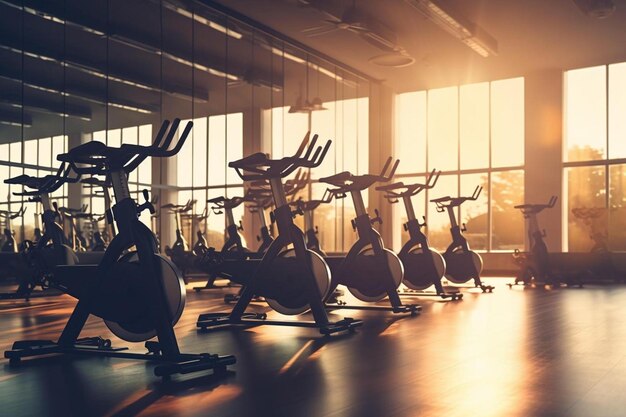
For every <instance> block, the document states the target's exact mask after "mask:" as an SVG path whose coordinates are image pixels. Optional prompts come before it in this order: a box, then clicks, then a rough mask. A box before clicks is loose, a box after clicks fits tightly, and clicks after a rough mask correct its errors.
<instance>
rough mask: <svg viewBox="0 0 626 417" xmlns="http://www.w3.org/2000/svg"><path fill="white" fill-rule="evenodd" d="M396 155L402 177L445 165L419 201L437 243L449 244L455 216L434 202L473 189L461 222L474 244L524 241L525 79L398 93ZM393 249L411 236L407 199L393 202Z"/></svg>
mask: <svg viewBox="0 0 626 417" xmlns="http://www.w3.org/2000/svg"><path fill="white" fill-rule="evenodd" d="M395 132H396V137H395V143H394V145H395V154H396V155H397V156H398V157H399V158H400V159H401V162H400V166H399V168H398V174H397V177H399V180H401V181H404V182H405V183H414V182H423V181H424V180H425V176H426V174H427V173H428V172H429V171H431V170H433V169H437V170H441V171H442V174H441V177H440V178H439V182H438V183H437V185H436V186H435V188H433V189H432V190H429V191H427V192H423V193H422V194H421V195H420V196H419V197H418V198H416V199H415V201H414V207H415V210H416V214H417V216H418V217H421V216H425V217H426V220H427V223H428V236H429V238H430V242H431V245H432V246H434V247H435V248H437V249H440V250H442V249H445V248H446V247H447V245H448V244H449V243H450V234H449V228H450V224H449V219H448V216H447V215H446V213H438V212H437V211H436V208H435V206H434V205H433V204H432V203H429V201H430V200H431V199H433V198H437V197H441V196H446V195H449V196H458V195H471V194H472V192H473V191H474V189H475V188H476V187H477V186H482V187H483V191H482V193H481V195H480V197H479V198H478V200H476V201H470V202H466V203H465V204H463V205H462V206H461V208H460V210H459V211H458V212H457V219H458V220H459V223H465V224H466V226H467V233H466V236H467V237H468V239H469V241H470V245H471V246H472V247H473V248H474V249H479V250H512V249H515V248H519V247H523V245H524V220H523V218H522V216H521V215H519V213H518V212H517V210H515V209H513V205H515V204H519V203H521V202H523V200H524V79H523V78H514V79H507V80H500V81H494V82H491V83H487V82H485V83H478V84H469V85H463V86H460V87H447V88H440V89H434V90H428V91H417V92H410V93H404V94H399V95H397V96H396V130H395ZM393 215H394V227H393V230H394V248H396V249H399V248H400V246H401V245H402V243H403V242H404V241H406V239H408V236H407V234H406V233H405V232H403V231H402V227H401V223H404V222H406V213H405V210H404V206H403V205H402V202H400V203H399V204H396V205H395V207H394V213H393Z"/></svg>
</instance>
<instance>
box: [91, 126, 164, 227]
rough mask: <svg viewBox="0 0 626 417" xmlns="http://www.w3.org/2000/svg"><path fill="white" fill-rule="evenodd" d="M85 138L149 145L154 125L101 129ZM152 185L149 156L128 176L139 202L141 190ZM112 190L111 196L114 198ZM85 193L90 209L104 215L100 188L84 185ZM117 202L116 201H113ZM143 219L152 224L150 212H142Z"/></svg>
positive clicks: (130, 188) (115, 145)
mask: <svg viewBox="0 0 626 417" xmlns="http://www.w3.org/2000/svg"><path fill="white" fill-rule="evenodd" d="M83 139H85V140H97V141H99V142H102V143H104V144H106V145H108V146H114V147H119V146H120V145H122V144H129V145H142V146H148V145H151V144H152V139H153V138H152V125H142V126H132V127H126V128H123V129H110V130H99V131H97V132H93V133H92V134H91V135H86V137H85V138H83ZM151 186H152V162H151V158H147V159H146V160H145V161H144V162H142V163H141V164H140V165H139V166H138V167H137V169H135V170H134V171H133V172H131V173H130V176H129V177H128V188H129V190H130V192H131V195H132V197H133V198H134V199H135V201H137V202H138V203H140V204H141V203H142V202H143V196H142V195H141V191H142V190H144V189H147V190H150V188H151ZM112 193H113V192H112V191H111V197H112V198H114V196H113V195H112ZM83 195H84V196H89V200H88V201H87V202H86V203H87V204H89V206H90V209H89V211H90V212H91V213H92V214H94V215H102V214H103V213H104V210H105V207H104V198H103V197H102V193H101V190H100V189H99V188H96V189H93V188H92V187H88V186H86V185H83ZM113 203H115V202H113ZM141 220H142V221H143V222H144V223H145V224H147V225H148V226H151V221H150V213H149V212H148V211H144V212H142V213H141Z"/></svg>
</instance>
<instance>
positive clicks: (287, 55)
mask: <svg viewBox="0 0 626 417" xmlns="http://www.w3.org/2000/svg"><path fill="white" fill-rule="evenodd" d="M262 45H264V44H262ZM268 48H269V49H270V51H272V53H273V54H274V55H277V56H279V57H281V58H287V59H288V60H290V61H293V62H296V63H298V64H304V63H305V62H306V61H305V60H304V59H302V58H300V57H298V56H295V55H292V54H290V53H289V52H285V51H284V50H282V49H279V48H276V47H274V46H271V47H268Z"/></svg>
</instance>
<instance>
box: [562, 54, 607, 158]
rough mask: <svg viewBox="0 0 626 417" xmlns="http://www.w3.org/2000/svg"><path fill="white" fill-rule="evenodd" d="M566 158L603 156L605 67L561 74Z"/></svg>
mask: <svg viewBox="0 0 626 417" xmlns="http://www.w3.org/2000/svg"><path fill="white" fill-rule="evenodd" d="M564 136H565V143H566V150H567V151H566V154H565V158H566V160H567V161H588V160H597V159H604V158H606V67H605V66H604V65H603V66H599V67H592V68H583V69H578V70H572V71H567V72H566V73H565V132H564Z"/></svg>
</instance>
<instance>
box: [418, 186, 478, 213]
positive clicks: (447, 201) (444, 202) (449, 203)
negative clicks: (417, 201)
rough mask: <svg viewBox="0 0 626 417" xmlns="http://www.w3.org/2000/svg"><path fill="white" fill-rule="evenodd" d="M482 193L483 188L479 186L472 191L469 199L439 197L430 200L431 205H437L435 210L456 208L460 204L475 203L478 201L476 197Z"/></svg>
mask: <svg viewBox="0 0 626 417" xmlns="http://www.w3.org/2000/svg"><path fill="white" fill-rule="evenodd" d="M482 191H483V187H481V186H480V185H477V186H476V188H475V189H474V192H473V193H472V195H471V196H469V197H450V196H445V197H439V198H435V199H432V200H430V201H431V202H432V203H435V204H436V205H437V208H442V209H443V208H444V207H458V206H460V205H461V204H463V203H465V202H466V201H476V200H478V197H479V196H480V193H481V192H482Z"/></svg>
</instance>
